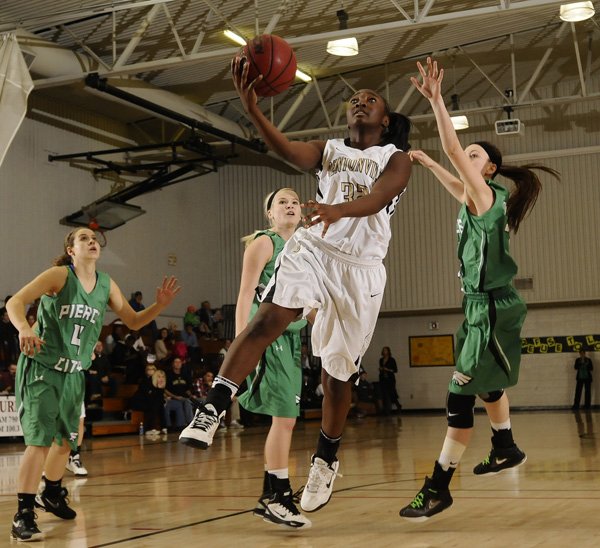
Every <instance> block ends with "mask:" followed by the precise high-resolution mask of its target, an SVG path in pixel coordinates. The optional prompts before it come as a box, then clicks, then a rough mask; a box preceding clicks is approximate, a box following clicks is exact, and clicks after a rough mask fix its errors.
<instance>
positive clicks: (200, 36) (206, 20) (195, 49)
mask: <svg viewBox="0 0 600 548" xmlns="http://www.w3.org/2000/svg"><path fill="white" fill-rule="evenodd" d="M212 15H213V11H212V10H210V9H209V10H208V13H207V14H206V17H205V18H204V21H202V25H200V30H199V31H198V36H197V37H196V41H195V42H194V46H193V47H192V52H191V53H198V50H199V49H200V46H201V45H202V41H203V40H204V36H205V35H206V27H207V26H208V24H209V23H210V20H211V19H212Z"/></svg>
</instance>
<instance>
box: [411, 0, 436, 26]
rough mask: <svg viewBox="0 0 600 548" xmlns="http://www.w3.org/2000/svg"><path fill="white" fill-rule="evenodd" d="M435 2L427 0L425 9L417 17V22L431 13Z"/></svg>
mask: <svg viewBox="0 0 600 548" xmlns="http://www.w3.org/2000/svg"><path fill="white" fill-rule="evenodd" d="M433 4H435V0H427V2H425V5H424V6H423V9H422V10H421V12H420V13H419V15H418V16H417V17H416V18H415V20H416V22H417V23H420V22H421V21H423V19H425V17H427V14H428V13H429V10H430V9H431V8H432V7H433Z"/></svg>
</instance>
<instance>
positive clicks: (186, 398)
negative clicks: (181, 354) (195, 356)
mask: <svg viewBox="0 0 600 548" xmlns="http://www.w3.org/2000/svg"><path fill="white" fill-rule="evenodd" d="M182 368H183V362H182V361H181V359H180V358H174V359H173V362H172V363H171V369H170V370H168V371H167V386H166V389H165V394H166V396H167V405H166V407H165V412H166V422H167V428H171V427H172V426H173V423H172V420H171V412H174V413H175V425H174V426H175V428H177V429H179V430H181V429H182V428H184V427H185V426H187V425H188V423H189V422H191V420H192V417H193V415H194V411H193V407H192V403H191V402H190V397H191V395H192V380H191V378H190V377H189V376H188V375H186V374H184V372H183V371H182Z"/></svg>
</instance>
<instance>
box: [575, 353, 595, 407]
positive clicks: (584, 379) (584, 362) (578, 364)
mask: <svg viewBox="0 0 600 548" xmlns="http://www.w3.org/2000/svg"><path fill="white" fill-rule="evenodd" d="M573 367H574V369H575V371H577V377H576V381H577V384H576V386H575V399H574V400H573V409H579V403H580V402H581V392H582V390H585V400H584V401H585V403H584V405H583V408H584V409H589V408H590V407H591V406H592V371H593V370H594V364H593V363H592V360H591V359H590V358H588V357H587V355H586V352H585V350H580V351H579V358H577V359H576V360H575V365H574V366H573Z"/></svg>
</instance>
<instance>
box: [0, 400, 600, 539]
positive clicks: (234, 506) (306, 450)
mask: <svg viewBox="0 0 600 548" xmlns="http://www.w3.org/2000/svg"><path fill="white" fill-rule="evenodd" d="M512 418H513V428H514V430H515V433H516V440H517V442H518V444H519V445H520V447H521V448H522V449H523V450H524V451H526V453H527V455H528V461H527V463H526V464H525V465H523V466H522V467H520V468H519V469H516V470H509V471H505V472H503V473H502V474H499V475H496V476H491V477H477V476H474V475H473V474H472V473H471V470H472V468H473V466H474V465H475V464H477V463H478V462H479V461H480V460H482V459H483V458H484V457H485V456H486V454H487V452H488V450H489V437H490V436H489V425H488V423H487V419H486V418H485V416H484V415H479V414H478V415H477V416H476V418H475V427H476V430H475V434H474V436H473V440H472V443H471V446H470V447H469V449H468V450H467V452H466V454H465V457H464V458H463V461H462V463H461V466H460V467H459V469H458V470H457V473H456V474H455V479H454V481H453V484H452V486H451V487H452V494H453V496H454V505H453V506H452V507H451V508H450V509H448V510H447V511H445V512H443V513H442V514H440V515H439V516H437V517H435V518H432V519H430V520H429V521H427V522H425V523H421V524H414V523H409V522H407V521H405V520H402V519H401V518H400V517H399V516H398V510H399V509H400V508H401V507H402V506H404V505H405V504H407V503H408V502H410V500H411V499H412V497H413V496H414V495H415V494H416V492H417V490H418V489H419V488H420V486H421V484H422V481H423V478H424V475H425V474H429V473H430V472H431V469H432V465H433V461H434V459H435V458H436V457H437V454H438V452H439V449H440V446H441V443H442V440H443V435H444V431H445V419H444V417H443V416H442V415H439V416H433V415H403V416H401V417H389V418H376V417H369V418H366V419H362V420H359V419H351V420H350V421H349V423H348V426H347V428H346V433H345V436H344V439H343V440H342V447H341V450H340V453H339V457H340V463H341V466H340V472H341V473H342V474H343V477H341V478H340V477H338V478H337V480H336V482H335V487H334V493H333V497H332V499H331V501H330V502H329V504H328V505H327V506H325V507H324V508H323V509H321V510H320V511H318V512H316V513H313V514H309V517H310V519H311V520H312V522H313V526H312V528H311V529H308V530H302V531H290V530H287V529H282V528H280V527H277V526H275V525H272V524H269V523H265V522H263V521H262V520H260V519H259V518H256V517H254V516H252V514H251V509H252V508H253V506H254V503H255V500H256V498H257V496H258V495H259V494H260V489H261V485H262V470H263V465H262V446H263V443H264V438H265V433H266V429H265V428H264V427H256V428H249V429H246V430H245V431H241V432H240V431H236V430H229V431H228V432H219V433H218V434H217V436H216V439H215V442H214V444H213V446H212V447H211V448H210V449H209V450H208V451H201V450H194V449H191V448H188V447H185V446H183V445H181V444H179V443H178V442H177V435H176V434H170V435H169V436H162V437H161V438H159V439H157V440H155V441H150V440H148V439H147V438H143V437H140V436H137V435H127V436H119V437H112V438H96V439H87V440H86V441H85V442H84V451H83V452H82V456H83V462H84V464H85V466H86V467H87V468H88V470H89V473H90V474H89V476H88V478H87V479H86V480H76V479H74V477H73V475H72V474H70V473H69V472H66V475H65V481H64V485H66V486H67V488H68V489H69V491H70V492H71V501H72V506H73V507H74V508H75V509H76V510H77V512H78V516H77V518H76V519H75V520H74V521H72V522H65V521H61V520H60V519H58V518H55V517H54V516H52V515H47V514H44V513H39V514H38V515H39V519H38V524H39V526H40V528H41V529H42V530H43V531H44V532H45V534H46V540H45V541H44V542H43V543H36V545H39V546H44V547H60V548H83V547H90V548H92V547H95V548H99V547H104V546H118V547H123V548H125V547H136V548H137V547H175V546H181V547H182V548H183V547H186V548H187V547H188V546H190V547H191V546H202V547H206V548H220V547H228V548H229V547H235V546H244V547H255V546H256V547H268V548H270V547H279V546H286V547H315V548H317V547H318V548H320V547H326V548H335V547H338V546H339V547H342V546H343V547H361V548H365V547H367V548H378V547H392V546H393V547H444V548H449V547H507V546H509V547H515V548H521V547H533V546H539V547H544V548H547V547H567V546H572V547H577V548H583V547H598V546H600V473H599V472H600V462H599V459H598V440H599V439H600V423H599V421H600V415H599V414H598V413H597V412H595V411H592V412H591V413H585V412H581V413H573V412H572V411H543V412H542V411H536V412H518V413H514V414H513V417H512ZM318 431H319V422H318V421H310V422H305V423H299V424H298V426H297V430H296V433H295V437H294V442H293V448H292V449H293V450H292V455H291V462H290V473H291V476H292V485H293V487H294V488H298V487H300V486H301V485H302V484H303V483H304V481H305V479H306V475H307V473H308V463H309V458H310V455H311V453H312V451H313V450H314V447H315V444H316V439H317V435H318ZM596 432H598V434H597V433H596ZM22 451H23V445H22V444H20V443H13V442H8V441H7V440H3V441H1V442H0V524H4V525H0V526H1V527H3V531H2V532H0V546H8V545H10V541H9V534H10V523H11V519H12V516H13V514H14V512H15V506H16V500H15V498H16V497H15V492H16V474H17V468H18V465H19V461H20V458H21V455H22Z"/></svg>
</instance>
